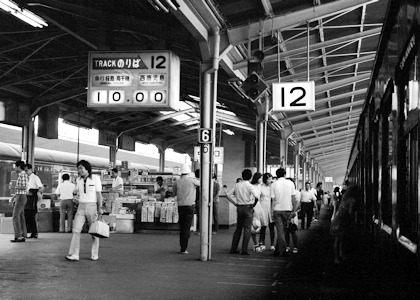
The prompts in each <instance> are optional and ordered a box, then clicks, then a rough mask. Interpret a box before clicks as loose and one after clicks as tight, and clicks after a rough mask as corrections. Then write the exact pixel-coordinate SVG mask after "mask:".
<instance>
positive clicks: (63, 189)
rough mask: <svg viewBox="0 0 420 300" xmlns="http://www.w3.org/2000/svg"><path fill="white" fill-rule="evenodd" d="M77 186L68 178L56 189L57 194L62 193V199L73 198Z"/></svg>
mask: <svg viewBox="0 0 420 300" xmlns="http://www.w3.org/2000/svg"><path fill="white" fill-rule="evenodd" d="M75 188H76V186H75V185H74V184H73V183H71V182H70V181H68V180H64V181H63V182H62V183H60V185H59V186H58V187H57V189H56V190H55V193H56V194H57V195H60V199H61V200H69V199H73V192H74V190H75Z"/></svg>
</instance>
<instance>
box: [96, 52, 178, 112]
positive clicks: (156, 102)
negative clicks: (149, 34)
mask: <svg viewBox="0 0 420 300" xmlns="http://www.w3.org/2000/svg"><path fill="white" fill-rule="evenodd" d="M179 73H180V61H179V58H178V57H177V56H176V55H175V54H173V53H172V52H171V51H167V50H164V51H142V52H111V51H98V52H90V53H89V76H88V78H89V86H88V89H89V92H88V106H89V107H92V108H96V109H100V110H115V109H117V110H124V109H142V110H143V109H154V108H157V109H159V110H170V109H176V108H177V105H176V103H177V102H178V101H179V80H180V79H179V77H180V74H179Z"/></svg>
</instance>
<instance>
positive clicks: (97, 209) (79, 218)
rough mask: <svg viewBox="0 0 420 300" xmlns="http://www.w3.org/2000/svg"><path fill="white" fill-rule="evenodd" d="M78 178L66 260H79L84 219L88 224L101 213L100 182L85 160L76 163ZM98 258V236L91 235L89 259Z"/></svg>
mask: <svg viewBox="0 0 420 300" xmlns="http://www.w3.org/2000/svg"><path fill="white" fill-rule="evenodd" d="M77 172H78V173H79V178H77V181H76V191H77V194H78V196H79V206H78V208H77V212H76V216H75V218H74V221H73V237H72V239H71V244H70V249H69V254H68V255H67V256H66V259H67V260H71V261H77V260H79V251H80V233H81V232H82V228H83V225H84V224H85V222H86V220H87V222H88V226H90V225H91V224H92V223H93V222H95V221H96V220H97V219H98V216H100V215H102V213H103V211H102V184H101V179H100V178H99V176H98V175H92V166H91V165H90V163H89V162H87V161H86V160H81V161H79V162H78V163H77ZM98 258H99V238H97V237H94V236H92V248H91V257H90V259H91V260H94V261H96V260H98Z"/></svg>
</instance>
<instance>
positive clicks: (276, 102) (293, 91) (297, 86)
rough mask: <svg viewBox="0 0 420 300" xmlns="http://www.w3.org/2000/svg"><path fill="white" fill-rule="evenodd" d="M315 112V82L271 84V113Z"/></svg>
mask: <svg viewBox="0 0 420 300" xmlns="http://www.w3.org/2000/svg"><path fill="white" fill-rule="evenodd" d="M307 110H315V82H313V81H309V82H284V83H273V111H307Z"/></svg>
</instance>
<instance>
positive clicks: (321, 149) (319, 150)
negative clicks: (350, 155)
mask: <svg viewBox="0 0 420 300" xmlns="http://www.w3.org/2000/svg"><path fill="white" fill-rule="evenodd" d="M347 144H348V147H347ZM352 145H353V140H351V141H349V142H348V143H346V145H343V142H341V143H339V144H329V145H328V146H326V145H322V146H315V145H313V146H306V147H305V149H304V150H305V151H309V152H310V153H311V155H312V154H313V155H321V154H324V153H328V152H329V151H333V152H335V151H340V150H343V147H346V149H347V148H349V149H351V147H352Z"/></svg>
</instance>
